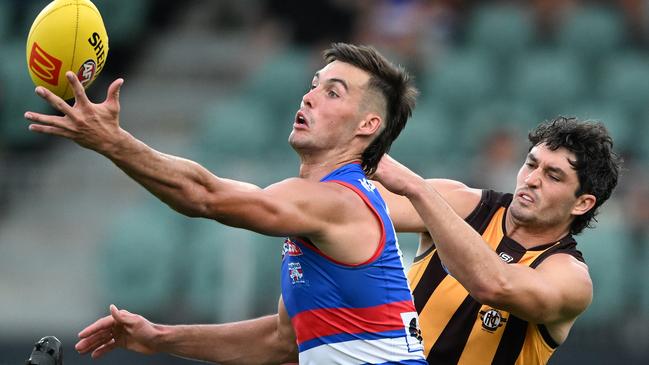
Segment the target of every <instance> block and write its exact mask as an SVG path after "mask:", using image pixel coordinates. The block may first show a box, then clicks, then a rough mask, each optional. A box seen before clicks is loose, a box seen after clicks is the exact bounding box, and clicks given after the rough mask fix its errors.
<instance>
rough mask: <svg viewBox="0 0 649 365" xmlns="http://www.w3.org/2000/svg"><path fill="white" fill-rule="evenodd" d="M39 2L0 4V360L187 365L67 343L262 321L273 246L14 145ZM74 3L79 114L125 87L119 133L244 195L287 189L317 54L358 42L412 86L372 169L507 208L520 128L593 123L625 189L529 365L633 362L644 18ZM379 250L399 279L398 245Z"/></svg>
mask: <svg viewBox="0 0 649 365" xmlns="http://www.w3.org/2000/svg"><path fill="white" fill-rule="evenodd" d="M46 3H47V2H46V1H35V0H29V1H28V0H0V364H3V365H4V364H18V363H22V362H23V361H24V360H25V359H26V358H27V355H28V354H29V352H30V351H31V347H32V344H33V342H34V341H36V340H38V339H39V338H41V337H42V336H45V335H55V336H57V337H59V338H60V339H61V340H62V341H63V343H64V348H65V364H66V365H72V364H90V363H96V364H159V363H165V364H188V363H192V362H191V361H188V360H183V359H177V358H173V357H170V356H166V355H156V356H152V357H147V356H140V355H137V354H132V353H127V352H124V351H121V350H120V351H117V352H115V353H113V354H110V355H109V356H107V357H105V358H104V359H102V360H100V361H95V362H92V361H91V360H90V359H89V358H88V357H80V356H79V355H77V354H76V353H75V352H74V351H73V350H72V346H73V344H74V343H75V337H76V333H78V331H79V330H80V329H81V328H83V327H84V326H85V325H87V324H89V323H91V322H92V321H93V320H94V319H96V318H98V317H99V316H102V315H104V314H106V313H107V308H108V304H109V303H115V304H117V305H118V306H120V307H123V308H126V309H129V310H131V311H133V312H136V313H140V314H143V315H145V316H147V317H148V318H149V319H151V320H153V321H159V322H163V323H198V322H201V323H215V322H223V321H232V320H241V319H246V318H251V317H254V316H258V315H262V314H268V313H273V312H274V311H275V310H276V303H277V298H278V294H279V287H278V282H279V280H278V277H279V271H278V270H279V269H278V268H279V262H280V242H281V239H277V238H276V239H273V238H266V237H263V236H259V235H255V234H253V233H249V232H245V231H242V230H236V229H232V228H227V227H224V226H221V225H219V224H217V223H213V222H209V221H206V220H198V219H189V218H185V217H182V216H180V215H179V214H176V213H175V212H173V211H171V210H170V209H168V208H167V207H166V206H165V205H163V204H162V203H159V202H158V201H157V200H155V199H154V198H152V197H150V196H149V194H148V193H146V192H145V191H144V190H143V189H142V188H140V187H139V186H137V185H136V184H135V183H133V182H132V181H130V180H129V179H128V178H127V177H125V175H124V174H123V173H121V172H120V171H119V170H118V169H116V168H115V167H114V166H112V164H111V163H110V162H108V161H107V160H105V159H103V158H101V157H100V156H97V155H96V154H94V153H91V152H88V151H85V150H82V149H81V148H80V147H78V146H76V145H74V144H73V143H71V142H69V141H63V140H60V139H56V138H43V137H42V136H39V135H34V134H30V133H29V132H28V131H27V128H26V127H27V123H26V122H25V121H24V119H23V118H22V114H23V112H24V111H25V110H28V109H30V110H42V111H48V110H49V109H48V108H47V107H46V105H45V104H44V102H43V101H41V100H40V99H39V98H37V97H36V96H35V95H34V94H33V86H32V84H31V81H30V79H29V76H28V74H27V71H26V66H25V60H24V58H25V51H24V44H25V40H26V36H27V33H28V30H29V27H30V25H31V21H32V20H33V19H34V18H35V16H36V14H37V13H38V12H39V11H40V9H42V8H43V7H44V6H45V5H46ZM95 4H96V5H97V6H98V8H99V9H100V10H101V11H102V14H103V16H104V20H105V23H106V27H107V30H108V33H109V37H110V53H109V56H108V61H107V62H108V63H107V66H106V68H105V69H104V71H103V73H102V74H101V75H100V77H99V79H98V81H97V82H96V83H95V84H94V85H93V86H91V88H90V89H89V94H90V95H91V98H93V99H94V100H96V101H99V100H103V98H104V95H105V89H106V87H107V85H108V83H109V82H110V81H112V80H113V79H114V78H116V77H125V79H126V83H125V85H124V87H123V89H122V98H121V99H122V118H121V119H122V125H123V127H124V128H125V129H127V130H128V131H130V132H132V133H133V134H134V135H135V136H137V137H139V138H140V139H142V140H144V141H145V142H146V143H148V144H150V145H151V146H152V147H154V148H156V149H159V150H161V151H164V152H168V153H172V154H178V155H181V156H186V157H190V158H192V159H195V160H197V161H198V162H200V163H202V164H203V165H205V166H206V167H208V168H209V169H211V170H212V171H214V172H215V173H216V174H218V175H220V176H224V177H230V178H238V179H244V180H246V181H250V182H254V183H256V184H259V185H261V186H266V185H268V184H269V183H272V182H275V181H278V180H280V179H283V178H286V177H289V176H294V175H295V174H296V173H297V166H298V160H297V158H296V157H295V154H294V152H293V151H292V150H291V149H290V147H289V146H288V144H287V143H286V139H287V136H288V133H289V132H290V129H291V124H292V120H293V115H294V112H295V110H296V109H297V107H298V105H299V102H300V98H301V95H302V94H303V93H304V91H305V90H306V89H307V87H308V86H309V82H310V80H311V77H312V74H313V72H314V71H315V70H317V69H318V68H319V67H321V65H322V64H321V59H320V53H319V52H320V51H321V50H322V49H324V48H326V46H327V45H328V44H329V43H330V42H331V41H351V42H356V43H369V44H373V45H375V46H377V47H378V48H379V49H380V50H381V51H382V52H384V53H385V54H386V55H388V56H389V57H391V58H392V59H395V60H398V61H399V62H400V63H402V64H404V65H406V66H407V67H408V68H409V69H410V70H411V71H412V72H413V73H414V74H415V75H416V77H417V85H418V87H419V88H420V89H421V92H422V93H421V97H420V100H419V105H418V107H417V109H416V111H415V114H414V117H413V118H412V120H411V121H410V122H409V124H408V126H407V128H406V129H405V131H404V133H403V134H402V136H401V137H400V138H399V139H398V140H397V142H396V143H395V145H394V147H393V150H392V154H393V155H394V156H395V157H397V158H399V159H400V160H402V161H403V162H405V163H406V164H408V165H409V166H411V167H412V168H413V169H415V170H417V171H418V172H420V173H421V174H423V175H424V176H428V177H450V178H455V179H459V180H461V181H464V182H467V183H468V184H470V185H472V186H476V187H494V188H496V189H500V190H505V191H511V190H512V189H513V187H514V186H513V182H514V178H515V173H516V170H517V169H518V167H519V165H520V163H521V162H522V156H523V155H524V152H525V149H526V148H527V145H526V143H525V142H526V139H525V136H526V131H527V130H528V129H529V128H530V127H532V126H534V125H535V124H537V123H538V122H540V121H542V120H546V119H548V118H552V117H554V116H556V115H558V114H564V115H577V116H579V117H581V118H589V119H598V120H602V121H603V122H604V123H605V124H606V126H607V127H608V128H609V129H610V131H611V132H612V134H613V135H614V136H615V138H616V141H617V149H618V150H619V151H620V152H622V154H623V155H624V157H625V159H626V161H627V162H626V171H625V172H624V174H623V176H622V179H621V183H620V185H619V187H618V189H617V191H616V193H615V194H614V196H613V197H612V198H611V200H610V202H609V203H607V205H606V206H605V209H604V211H603V212H602V214H601V215H600V216H599V221H600V223H598V224H597V230H595V231H592V232H586V233H584V234H583V235H582V236H580V237H579V242H580V247H581V249H582V251H583V252H584V254H585V256H586V259H587V260H588V263H589V266H590V268H591V274H592V277H593V281H594V286H595V297H594V302H593V304H592V306H591V308H590V309H589V310H588V312H587V313H586V314H585V315H583V316H582V318H581V319H580V320H579V321H578V322H577V324H576V325H575V327H574V329H573V331H572V334H571V336H570V337H569V339H568V341H567V342H566V343H565V344H564V345H563V346H562V347H561V348H560V349H559V350H558V353H557V355H556V356H555V358H553V359H552V361H551V362H550V363H551V364H555V365H558V364H610V363H624V364H641V363H642V364H644V363H646V359H647V358H649V280H648V276H649V265H648V263H649V255H648V252H647V251H648V250H649V248H648V246H649V238H648V236H649V234H648V231H647V227H648V226H649V224H648V223H649V216H648V213H647V212H648V209H647V207H648V206H649V168H648V167H647V166H648V163H647V162H648V161H649V107H648V106H647V105H648V104H647V99H648V96H649V62H648V61H649V59H648V56H649V54H648V48H647V46H648V44H649V42H648V40H649V1H646V0H619V1H614V0H612V1H564V0H552V1H549V0H547V1H546V0H538V1H509V2H506V1H469V0H446V1H442V0H439V1H407V0H401V1H396V0H394V1H387V0H383V1H378V0H377V1H369V0H339V1H337V0H330V1H317V2H315V1H297V0H239V1H234V0H232V1H226V0H219V1H206V0H193V1H183V2H178V1H174V2H171V1H153V0H140V1H131V0H95ZM400 240H401V245H402V249H403V251H404V254H405V257H406V261H407V262H410V260H411V259H412V257H413V253H414V249H415V246H416V236H415V235H400ZM254 343H255V339H254V338H251V339H250V346H254ZM215 346H218V344H215Z"/></svg>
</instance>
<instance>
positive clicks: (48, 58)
mask: <svg viewBox="0 0 649 365" xmlns="http://www.w3.org/2000/svg"><path fill="white" fill-rule="evenodd" d="M62 66H63V62H62V61H61V60H59V59H58V58H56V57H54V56H52V55H51V54H49V53H47V52H45V50H44V49H43V48H41V46H39V45H38V43H36V42H34V45H32V51H31V53H30V54H29V69H30V70H31V71H32V73H33V74H34V75H36V77H38V78H39V79H41V80H43V81H45V82H47V83H48V84H50V85H54V86H58V85H59V74H60V73H61V67H62Z"/></svg>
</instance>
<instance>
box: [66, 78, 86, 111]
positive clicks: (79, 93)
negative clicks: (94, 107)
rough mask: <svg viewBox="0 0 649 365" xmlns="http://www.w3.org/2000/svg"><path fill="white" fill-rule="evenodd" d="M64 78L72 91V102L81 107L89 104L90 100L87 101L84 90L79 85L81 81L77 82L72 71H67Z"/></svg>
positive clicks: (77, 79)
mask: <svg viewBox="0 0 649 365" xmlns="http://www.w3.org/2000/svg"><path fill="white" fill-rule="evenodd" d="M65 77H66V78H67V79H68V83H69V84H70V86H71V87H72V91H73V92H74V100H75V101H76V102H77V103H79V104H82V105H85V104H89V103H90V100H88V96H87V95H86V90H85V89H84V88H83V85H81V81H79V78H77V75H75V74H74V72H72V71H68V72H66V73H65Z"/></svg>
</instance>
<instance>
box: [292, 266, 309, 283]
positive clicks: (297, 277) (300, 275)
mask: <svg viewBox="0 0 649 365" xmlns="http://www.w3.org/2000/svg"><path fill="white" fill-rule="evenodd" d="M288 276H289V277H290V278H291V282H292V283H293V284H303V283H305V281H304V272H302V265H300V263H299V262H289V263H288Z"/></svg>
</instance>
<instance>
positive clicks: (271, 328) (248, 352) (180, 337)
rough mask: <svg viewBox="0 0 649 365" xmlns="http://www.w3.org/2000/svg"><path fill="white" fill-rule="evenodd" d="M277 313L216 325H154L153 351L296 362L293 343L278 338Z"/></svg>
mask: <svg viewBox="0 0 649 365" xmlns="http://www.w3.org/2000/svg"><path fill="white" fill-rule="evenodd" d="M277 326H278V324H277V316H276V315H274V316H267V317H262V318H257V319H254V320H249V321H244V322H236V323H227V324H220V325H181V326H158V327H159V332H160V335H159V336H158V338H157V339H156V346H155V348H156V350H157V351H159V352H166V353H170V354H172V355H175V356H180V357H185V358H191V359H197V360H202V361H209V362H216V363H220V364H280V363H284V362H288V361H296V359H297V355H296V352H295V343H294V342H293V343H291V342H290V340H289V339H285V338H282V336H281V334H280V331H279V330H278V328H277Z"/></svg>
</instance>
